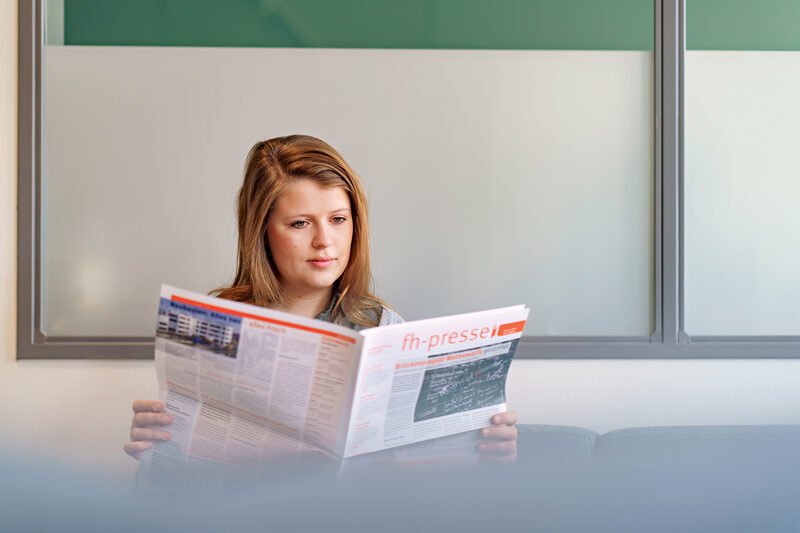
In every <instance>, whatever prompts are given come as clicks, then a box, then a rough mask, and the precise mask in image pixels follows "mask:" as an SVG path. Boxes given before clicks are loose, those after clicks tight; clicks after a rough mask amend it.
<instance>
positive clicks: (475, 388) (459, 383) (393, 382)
mask: <svg viewBox="0 0 800 533" xmlns="http://www.w3.org/2000/svg"><path fill="white" fill-rule="evenodd" d="M527 318H528V309H527V308H525V307H524V306H521V305H520V306H514V307H507V308H502V309H495V310H491V311H484V312H479V313H468V314H464V315H454V316H448V317H442V318H434V319H429V320H419V321H415V322H407V323H404V324H397V325H392V326H384V327H381V328H371V329H368V330H363V331H362V332H361V333H362V335H363V336H364V339H365V340H364V346H363V348H362V356H361V361H360V364H359V365H360V366H359V372H358V379H357V381H356V394H355V398H354V402H353V407H352V411H351V416H350V424H349V427H348V434H347V441H346V444H345V449H344V451H343V453H342V455H343V456H344V457H351V456H354V455H359V454H363V453H369V452H374V451H377V450H382V449H384V448H392V447H395V446H401V445H406V444H412V443H415V442H419V441H423V440H428V439H433V438H438V437H443V436H446V435H451V434H454V433H461V432H464V431H470V430H475V429H479V428H482V427H486V426H489V425H491V417H492V416H493V415H495V414H497V413H500V412H503V411H506V410H507V405H506V396H505V383H506V376H507V375H508V370H509V367H510V365H511V360H512V358H513V356H514V351H515V350H516V347H517V344H518V343H519V340H520V337H521V336H522V331H523V329H524V328H525V322H526V320H527Z"/></svg>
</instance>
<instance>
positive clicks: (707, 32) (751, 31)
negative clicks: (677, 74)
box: [686, 0, 800, 50]
mask: <svg viewBox="0 0 800 533" xmlns="http://www.w3.org/2000/svg"><path fill="white" fill-rule="evenodd" d="M686 48H688V49H690V50H800V0H686Z"/></svg>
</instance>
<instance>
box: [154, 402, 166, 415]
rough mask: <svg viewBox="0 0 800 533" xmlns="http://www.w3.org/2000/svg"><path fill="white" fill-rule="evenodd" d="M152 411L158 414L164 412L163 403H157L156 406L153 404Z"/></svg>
mask: <svg viewBox="0 0 800 533" xmlns="http://www.w3.org/2000/svg"><path fill="white" fill-rule="evenodd" d="M153 409H155V410H156V413H160V412H162V411H164V404H163V403H157V404H155V405H154V406H153Z"/></svg>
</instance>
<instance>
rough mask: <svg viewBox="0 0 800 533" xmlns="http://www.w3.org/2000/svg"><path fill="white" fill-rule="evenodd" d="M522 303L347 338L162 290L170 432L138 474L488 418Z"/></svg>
mask: <svg viewBox="0 0 800 533" xmlns="http://www.w3.org/2000/svg"><path fill="white" fill-rule="evenodd" d="M527 316H528V309H526V308H525V307H524V306H521V305H520V306H514V307H506V308H501V309H494V310H490V311H483V312H478V313H468V314H462V315H454V316H446V317H440V318H433V319H427V320H419V321H415V322H406V323H403V324H395V325H391V326H383V327H380V328H369V329H364V330H361V331H355V330H352V329H349V328H346V327H342V326H339V325H336V324H331V323H329V322H324V321H320V320H313V319H308V318H303V317H299V316H296V315H292V314H288V313H283V312H280V311H275V310H271V309H266V308H263V307H257V306H253V305H247V304H242V303H238V302H232V301H230V300H223V299H220V298H213V297H210V296H206V295H202V294H197V293H193V292H189V291H185V290H181V289H176V288H173V287H169V286H162V289H161V299H160V303H159V313H158V328H157V333H156V339H155V361H156V372H157V375H158V383H159V391H160V396H161V399H162V400H163V401H164V402H165V403H166V405H167V410H168V412H169V413H170V414H172V415H173V417H174V419H175V421H174V422H173V424H171V425H170V427H169V430H170V432H171V434H172V438H171V440H170V441H168V442H160V443H157V444H156V446H154V448H153V449H152V450H150V451H149V452H148V453H147V454H146V455H145V456H143V462H142V466H143V467H144V468H145V469H151V468H153V467H156V468H159V467H162V468H167V469H169V468H170V467H174V465H176V464H186V461H188V460H195V459H196V460H201V461H204V460H205V461H214V462H220V463H226V464H239V465H241V466H248V465H257V464H260V463H263V462H264V461H269V460H270V459H273V458H280V457H282V456H290V455H294V456H297V455H299V454H302V453H303V452H304V451H310V452H316V451H322V452H323V453H332V454H335V455H336V456H339V457H351V456H354V455H359V454H364V453H368V452H374V451H378V450H382V449H385V448H391V447H395V446H400V445H405V444H410V443H414V442H419V441H423V440H427V439H433V438H437V437H442V436H445V435H451V434H454V433H460V432H464V431H469V430H474V429H478V428H481V427H485V426H488V425H490V424H491V422H490V419H491V417H492V416H493V415H495V414H496V413H500V412H503V411H505V410H507V407H506V397H505V383H506V376H507V374H508V370H509V366H510V364H511V359H512V357H513V355H514V351H515V349H516V346H517V343H518V342H519V339H520V337H521V335H522V330H523V329H524V326H525V321H526V319H527Z"/></svg>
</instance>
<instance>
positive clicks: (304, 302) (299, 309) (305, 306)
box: [270, 287, 333, 318]
mask: <svg viewBox="0 0 800 533" xmlns="http://www.w3.org/2000/svg"><path fill="white" fill-rule="evenodd" d="M332 294H333V289H332V288H331V287H327V288H325V289H319V290H317V291H313V292H307V293H302V294H291V293H287V294H286V298H285V299H284V302H283V303H282V304H273V305H271V306H270V307H272V308H273V309H277V310H278V311H285V312H287V313H292V314H293V315H300V316H304V317H308V318H316V317H317V315H319V314H320V313H321V312H323V311H324V310H325V309H327V308H328V306H329V305H330V302H331V295H332Z"/></svg>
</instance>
